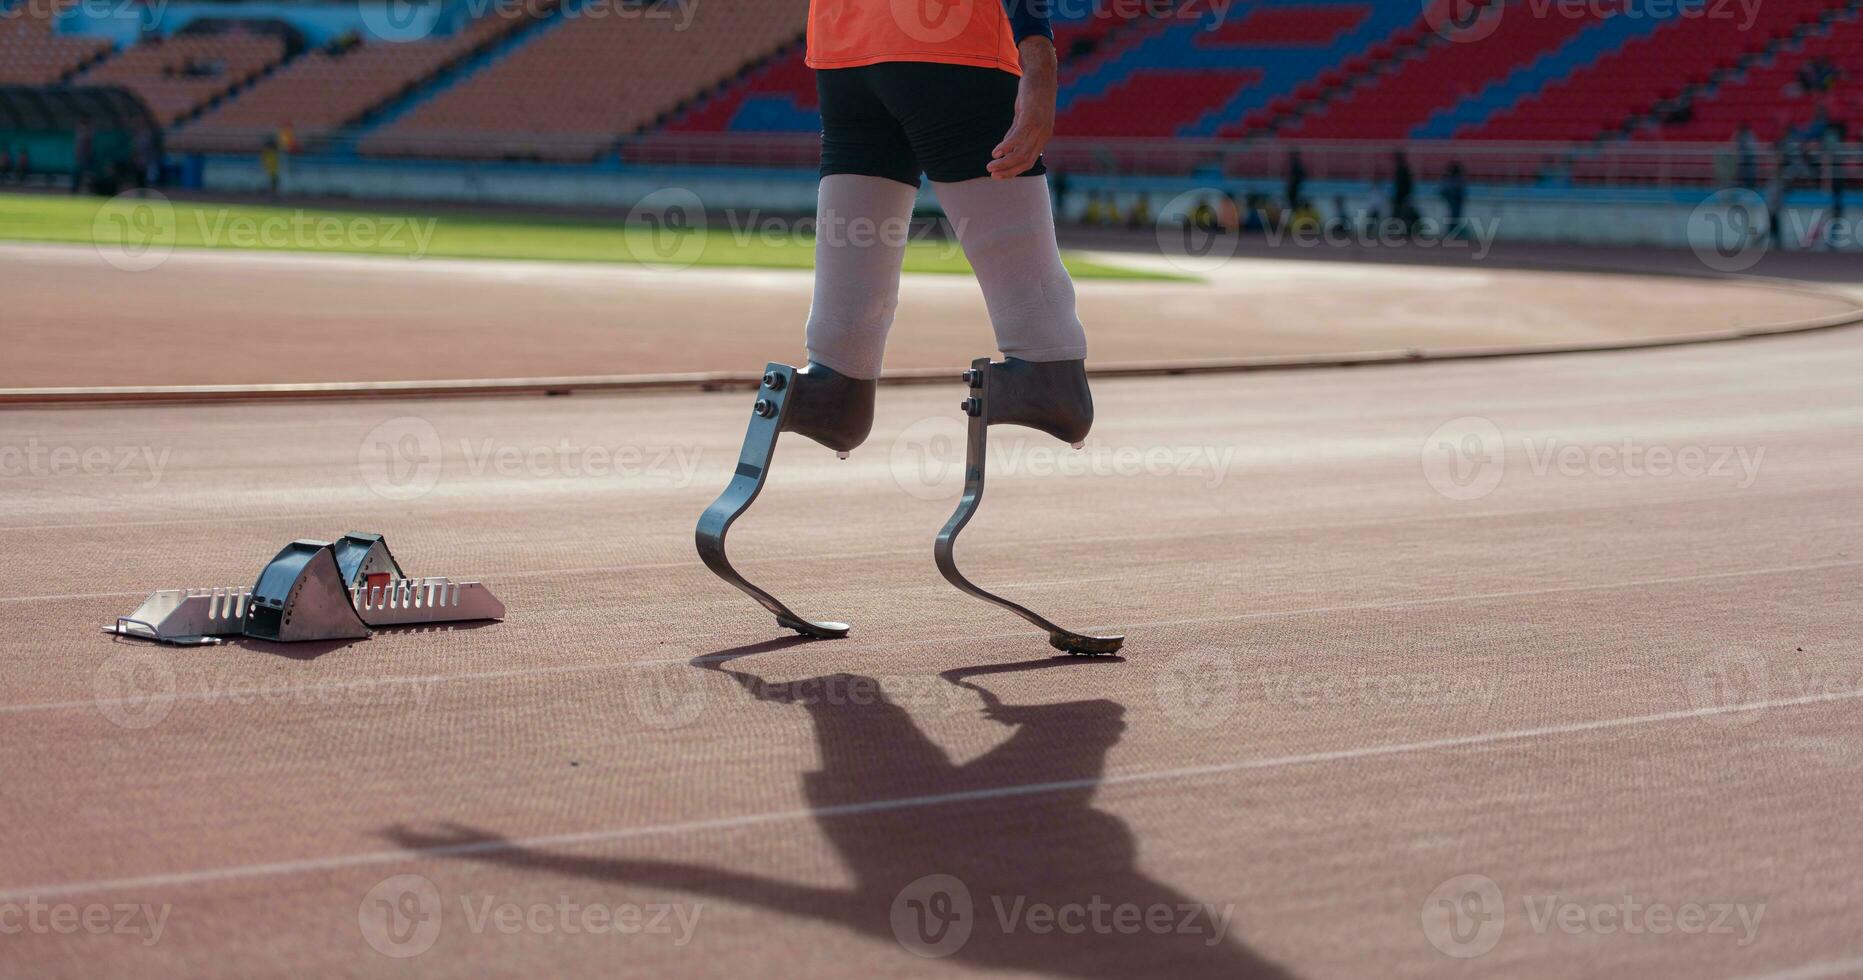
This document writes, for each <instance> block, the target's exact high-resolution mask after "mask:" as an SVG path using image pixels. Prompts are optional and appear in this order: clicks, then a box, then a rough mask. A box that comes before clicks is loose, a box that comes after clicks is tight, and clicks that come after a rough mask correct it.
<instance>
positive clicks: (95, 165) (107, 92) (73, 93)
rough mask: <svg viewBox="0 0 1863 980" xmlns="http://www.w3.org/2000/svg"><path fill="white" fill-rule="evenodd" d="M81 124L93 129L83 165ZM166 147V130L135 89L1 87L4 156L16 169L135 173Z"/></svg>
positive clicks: (0, 138)
mask: <svg viewBox="0 0 1863 980" xmlns="http://www.w3.org/2000/svg"><path fill="white" fill-rule="evenodd" d="M80 124H85V125H88V126H89V127H90V140H89V141H88V147H87V153H86V159H85V160H83V161H79V160H78V153H77V142H78V141H77V132H78V126H79V125H80ZM161 145H162V130H161V126H159V125H158V124H157V123H156V121H155V116H154V115H153V114H151V113H150V112H149V107H148V106H147V105H146V104H144V103H143V101H142V99H141V98H139V97H138V96H137V95H136V93H134V92H131V91H130V90H129V89H126V88H118V87H115V86H70V85H44V86H25V85H0V158H5V159H7V160H8V161H9V162H10V166H11V167H12V168H13V169H15V170H18V171H29V172H31V173H36V174H70V173H72V172H73V171H74V170H78V169H82V170H84V171H85V172H86V173H87V174H91V175H109V174H112V173H115V172H116V171H117V170H118V169H119V168H120V167H123V166H125V165H129V166H131V167H132V169H133V168H134V167H135V166H137V165H138V164H139V161H138V155H139V154H142V155H147V156H153V157H154V158H155V159H160V155H161ZM22 161H24V163H25V166H24V167H21V166H20V164H21V162H22ZM141 162H146V161H141Z"/></svg>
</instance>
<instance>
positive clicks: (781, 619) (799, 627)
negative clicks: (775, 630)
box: [776, 616, 853, 640]
mask: <svg viewBox="0 0 1863 980" xmlns="http://www.w3.org/2000/svg"><path fill="white" fill-rule="evenodd" d="M776 625H778V626H781V627H783V628H784V629H791V630H795V631H796V632H798V633H800V634H802V635H803V636H806V637H810V638H812V639H816V640H839V639H841V638H842V637H845V636H847V633H848V630H851V629H853V627H852V626H849V625H848V624H846V623H830V622H820V623H817V622H812V621H810V620H807V619H790V618H789V617H787V616H778V617H776Z"/></svg>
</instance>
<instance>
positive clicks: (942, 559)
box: [932, 357, 1126, 656]
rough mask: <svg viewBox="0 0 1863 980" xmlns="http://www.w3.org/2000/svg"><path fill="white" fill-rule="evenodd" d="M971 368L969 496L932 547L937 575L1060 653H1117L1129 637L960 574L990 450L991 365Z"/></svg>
mask: <svg viewBox="0 0 1863 980" xmlns="http://www.w3.org/2000/svg"><path fill="white" fill-rule="evenodd" d="M970 367H971V369H970V370H969V371H967V372H965V374H964V380H965V381H966V382H968V383H969V385H970V398H968V399H967V400H965V402H964V413H965V414H966V415H969V416H970V431H969V435H968V438H967V439H966V440H965V444H964V496H963V497H962V498H961V499H960V500H959V501H958V503H957V510H956V512H954V513H953V514H952V515H951V519H950V520H948V521H946V522H945V524H944V530H942V531H939V532H938V541H937V543H936V544H935V545H933V546H932V556H933V557H934V558H935V559H936V560H937V562H938V571H940V572H942V573H943V574H944V577H945V580H946V581H948V582H950V583H951V584H952V585H955V586H957V587H958V589H959V590H961V591H963V592H966V593H968V594H970V595H973V596H976V597H977V598H979V599H982V600H984V601H985V602H993V603H995V604H996V605H999V606H1001V607H1003V608H1004V609H1007V610H1009V611H1010V612H1012V613H1015V614H1016V615H1018V616H1021V617H1022V618H1023V619H1026V620H1028V621H1029V622H1031V623H1034V624H1035V625H1036V626H1038V627H1040V628H1042V629H1044V630H1047V631H1048V643H1049V645H1050V646H1052V647H1054V648H1055V649H1057V650H1063V651H1066V652H1067V653H1072V654H1085V655H1096V656H1097V655H1105V654H1111V653H1117V652H1118V651H1119V648H1120V646H1122V645H1123V644H1124V643H1125V642H1126V638H1125V637H1124V636H1092V635H1090V634H1086V633H1076V632H1074V631H1073V630H1070V629H1065V628H1063V627H1061V626H1057V625H1055V624H1054V623H1052V622H1050V621H1048V619H1046V618H1045V617H1043V616H1041V615H1040V614H1038V613H1036V612H1034V611H1033V610H1031V609H1029V608H1028V607H1027V606H1023V605H1021V604H1020V603H1016V602H1011V601H1010V600H1008V599H1005V598H1003V597H1002V596H999V595H996V594H995V593H993V592H989V591H987V590H985V589H983V588H980V587H979V586H978V585H977V584H976V583H974V582H972V581H971V580H970V579H967V578H965V577H964V573H963V572H960V571H958V570H957V559H956V558H955V557H954V556H953V555H952V549H953V548H954V547H955V546H956V545H957V535H958V533H959V532H961V531H963V530H964V525H966V524H969V523H970V519H971V518H972V517H974V516H976V514H977V508H978V507H979V506H981V505H982V503H983V469H984V461H985V458H986V456H987V454H988V449H989V433H990V383H991V376H990V359H989V358H987V357H980V358H978V359H976V360H975V361H972V362H971V365H970Z"/></svg>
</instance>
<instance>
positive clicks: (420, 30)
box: [356, 0, 439, 44]
mask: <svg viewBox="0 0 1863 980" xmlns="http://www.w3.org/2000/svg"><path fill="white" fill-rule="evenodd" d="M438 8H439V4H437V3H430V2H428V0H356V9H357V12H358V13H359V14H360V15H361V19H362V27H363V29H364V30H366V31H368V32H369V36H370V37H372V38H374V39H376V40H378V41H387V42H389V43H391V44H401V43H404V42H407V41H420V40H424V39H425V38H427V37H428V36H429V35H431V34H432V33H433V30H434V27H435V26H436V25H437V24H438V23H439V17H438V16H437V15H438V13H439V9H438Z"/></svg>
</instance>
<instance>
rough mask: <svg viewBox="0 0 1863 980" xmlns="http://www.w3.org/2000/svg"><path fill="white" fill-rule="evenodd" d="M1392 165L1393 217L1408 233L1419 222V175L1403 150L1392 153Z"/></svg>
mask: <svg viewBox="0 0 1863 980" xmlns="http://www.w3.org/2000/svg"><path fill="white" fill-rule="evenodd" d="M1391 165H1392V172H1391V217H1393V218H1395V219H1397V220H1398V221H1399V222H1401V223H1402V224H1403V226H1404V231H1405V233H1406V234H1408V233H1409V232H1411V231H1412V230H1414V229H1415V228H1416V224H1417V205H1416V196H1417V175H1416V174H1415V173H1414V172H1412V171H1411V169H1410V158H1409V157H1408V156H1405V155H1404V151H1402V150H1398V151H1397V152H1396V153H1393V154H1392V155H1391Z"/></svg>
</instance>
